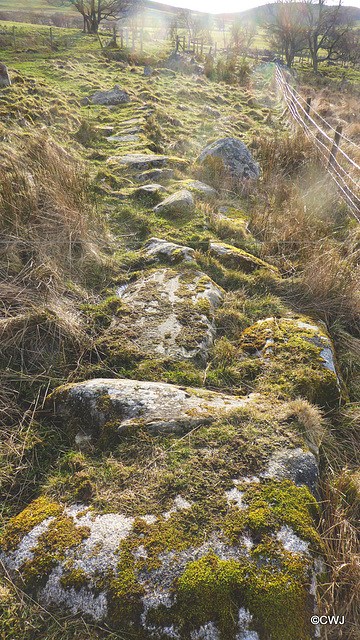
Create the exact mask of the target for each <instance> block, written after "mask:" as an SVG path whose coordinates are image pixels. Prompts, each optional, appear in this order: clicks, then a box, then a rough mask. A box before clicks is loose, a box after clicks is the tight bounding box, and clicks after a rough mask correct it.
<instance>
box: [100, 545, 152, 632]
mask: <svg viewBox="0 0 360 640" xmlns="http://www.w3.org/2000/svg"><path fill="white" fill-rule="evenodd" d="M144 592H145V589H144V587H143V586H142V585H141V584H139V581H138V580H137V571H136V560H135V558H134V555H133V553H132V545H131V543H130V544H129V543H128V542H127V541H126V542H124V543H123V545H122V547H121V551H120V555H119V562H118V564H117V572H116V575H112V576H110V579H109V580H108V586H107V597H108V607H109V613H108V619H109V622H110V623H111V624H112V625H114V626H115V628H118V629H119V628H121V629H122V630H125V631H133V629H134V624H135V625H136V627H137V629H139V633H140V638H141V637H142V636H141V631H140V629H141V625H140V615H141V613H142V611H143V605H142V602H141V597H142V596H143V595H144Z"/></svg>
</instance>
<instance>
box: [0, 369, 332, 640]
mask: <svg viewBox="0 0 360 640" xmlns="http://www.w3.org/2000/svg"><path fill="white" fill-rule="evenodd" d="M48 404H49V405H52V406H54V408H55V413H56V415H57V421H60V420H61V421H62V422H63V424H64V426H66V428H67V429H74V428H75V427H77V428H79V427H82V428H83V429H85V430H86V429H89V428H90V429H92V430H93V435H95V433H96V435H98V436H99V437H100V438H101V437H102V436H103V435H104V431H105V430H106V429H107V428H110V427H112V428H113V429H117V430H118V441H117V444H116V446H114V444H113V445H112V446H111V452H112V455H111V459H109V460H107V459H106V458H104V459H103V463H102V464H104V474H105V491H106V500H105V502H104V501H103V500H102V498H101V496H100V495H99V496H97V500H96V502H94V504H93V506H91V505H90V506H89V505H87V506H85V505H84V504H81V503H80V504H79V503H78V504H71V505H69V504H66V503H65V502H64V504H60V503H59V502H57V501H55V500H53V499H50V498H49V497H46V496H40V497H39V498H38V499H37V500H35V501H34V502H32V503H31V504H30V505H29V506H28V507H27V508H26V509H25V510H24V511H22V512H21V513H20V514H18V515H17V516H16V517H14V518H13V519H12V520H10V522H9V523H8V525H7V527H6V529H5V530H4V531H3V533H2V535H1V538H0V561H1V562H2V563H3V567H5V570H6V571H7V572H8V573H9V574H10V576H11V577H12V578H13V580H14V581H15V582H18V583H19V584H21V588H24V587H25V589H26V590H27V591H28V592H29V593H30V594H31V595H32V597H33V598H36V599H37V600H39V601H40V603H42V604H43V605H44V606H46V607H51V608H53V607H57V608H60V609H61V610H62V611H63V610H64V609H65V610H67V611H70V612H71V613H72V614H78V615H85V616H88V617H89V618H90V619H93V620H95V621H103V622H105V623H106V624H108V625H110V626H111V627H112V628H114V629H115V630H116V631H117V632H119V634H120V635H123V634H125V635H127V633H129V634H130V633H133V634H134V635H135V637H136V638H139V639H140V638H141V640H171V639H174V638H179V639H180V640H193V639H201V640H214V638H217V639H218V640H239V638H241V640H244V638H247V639H248V640H249V639H251V640H267V639H268V638H271V639H272V640H311V639H312V638H313V637H314V633H315V628H314V627H313V626H312V625H311V624H310V617H311V614H312V613H313V612H314V607H315V597H314V596H315V590H314V589H315V585H316V575H317V574H318V573H319V572H322V571H323V568H322V565H321V562H320V559H321V554H322V543H321V539H320V537H319V534H318V532H317V528H316V522H317V519H318V516H319V509H318V505H317V502H316V500H315V498H314V496H313V495H312V494H311V492H310V491H309V488H308V477H300V475H299V473H300V474H301V469H303V468H304V464H303V462H304V456H305V454H306V451H307V449H306V443H305V441H304V439H303V437H302V435H301V433H300V431H299V424H298V423H297V422H296V421H295V420H293V419H292V418H291V416H293V415H294V407H293V404H294V403H284V402H281V401H279V400H277V399H276V398H269V397H268V396H267V395H263V396H262V395H260V394H251V395H250V396H247V397H236V396H226V395H224V394H219V393H212V392H209V391H206V390H204V389H193V388H184V387H179V386H175V385H169V384H159V383H151V382H148V383H147V382H139V381H136V380H128V379H126V380H116V379H108V380H89V381H86V382H83V383H79V384H72V385H71V384H70V385H65V386H62V387H59V388H58V389H56V390H55V391H54V392H53V393H52V394H51V395H50V397H49V399H48ZM105 420H110V421H111V422H104V421H105ZM175 425H176V429H174V427H175ZM184 431H185V432H187V433H186V436H185V437H184ZM169 432H171V433H169ZM169 441H170V442H171V444H169ZM93 442H95V440H93ZM98 442H99V441H98ZM145 444H146V447H147V448H146V449H143V447H144V445H145ZM149 445H150V446H149ZM93 446H95V444H94V445H93ZM134 448H135V449H134ZM134 450H135V451H138V452H139V453H138V454H137V455H138V456H139V455H140V456H141V458H142V459H141V460H138V461H136V459H135V458H134ZM120 451H122V454H121V455H120V454H119V452H120ZM144 451H147V452H148V454H144V453H143V452H144ZM300 451H301V452H302V456H301V455H300ZM285 454H286V455H287V461H286V460H285ZM88 455H90V458H85V457H84V454H81V457H82V459H89V460H91V454H88ZM119 455H120V457H119ZM144 455H145V456H146V458H145V460H144V459H143V456H144ZM291 455H292V462H291V464H290V463H289V464H290V467H291V469H290V467H289V464H288V462H289V460H290V457H291ZM96 459H97V460H98V457H96ZM297 461H298V462H299V473H298V475H297V472H296V464H297ZM124 463H125V464H126V465H127V466H126V467H124V466H123V464H124ZM96 464H98V463H96ZM109 465H110V466H109ZM111 465H115V467H114V468H116V469H117V473H119V471H120V470H121V475H120V476H119V475H117V480H116V482H115V484H113V480H110V478H111V471H110V470H111ZM289 469H290V471H289ZM108 474H109V475H108ZM119 479H120V482H119ZM72 481H73V478H72V471H71V470H69V475H68V476H67V477H62V479H61V482H62V483H66V484H71V482H72ZM112 492H113V493H114V495H113V496H112ZM111 496H112V498H111ZM129 496H130V497H129ZM111 499H112V502H111V503H110V502H109V501H110V500H111ZM114 500H115V502H114ZM117 500H120V502H116V501H117ZM95 504H96V505H101V504H104V507H105V509H104V510H105V513H104V512H103V511H102V510H101V507H100V508H99V507H97V508H96V507H95ZM116 505H117V506H116Z"/></svg>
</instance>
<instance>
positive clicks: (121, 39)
mask: <svg viewBox="0 0 360 640" xmlns="http://www.w3.org/2000/svg"><path fill="white" fill-rule="evenodd" d="M120 47H121V49H123V48H124V32H123V30H122V29H121V31H120Z"/></svg>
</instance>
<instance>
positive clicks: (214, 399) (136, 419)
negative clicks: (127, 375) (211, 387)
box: [47, 378, 257, 443]
mask: <svg viewBox="0 0 360 640" xmlns="http://www.w3.org/2000/svg"><path fill="white" fill-rule="evenodd" d="M256 397H257V396H256V394H255V396H252V395H250V396H246V397H237V396H229V395H225V394H222V393H215V392H212V391H207V390H206V389H195V388H191V387H180V386H176V385H172V384H167V383H165V382H144V381H138V380H128V379H113V378H109V379H106V378H99V379H95V380H86V381H85V382H79V383H76V384H68V385H63V386H61V387H58V388H57V389H55V391H53V392H52V393H51V394H50V396H49V397H48V398H47V406H49V407H50V406H52V407H53V409H54V412H55V415H56V416H58V417H61V418H62V419H63V420H64V421H65V422H66V421H67V420H69V419H70V418H71V419H73V420H74V419H76V423H77V425H78V427H79V433H78V435H77V437H76V439H75V440H76V441H78V442H79V443H81V442H82V441H83V439H84V437H85V436H89V437H96V436H97V435H98V434H99V433H100V430H101V428H102V427H103V426H104V424H105V423H106V422H107V421H108V420H110V419H111V420H115V421H116V422H117V425H118V427H117V428H118V431H119V434H120V435H121V431H122V430H123V429H124V428H128V427H129V426H130V425H131V424H139V423H141V424H142V425H145V426H146V428H147V430H148V431H149V432H150V433H153V434H157V433H175V434H178V435H183V434H184V433H187V432H188V431H190V429H193V428H194V427H195V426H196V425H199V424H208V423H209V422H211V421H212V420H213V419H214V418H215V417H216V416H217V415H218V414H219V412H225V413H226V412H228V411H234V410H235V409H239V408H241V407H246V406H248V405H249V404H251V403H253V402H254V401H255V399H256Z"/></svg>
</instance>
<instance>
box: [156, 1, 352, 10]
mask: <svg viewBox="0 0 360 640" xmlns="http://www.w3.org/2000/svg"><path fill="white" fill-rule="evenodd" d="M158 1H159V2H164V3H166V4H169V5H172V6H174V7H183V8H185V9H194V10H195V11H204V12H205V13H237V12H239V11H246V10H247V9H252V8H253V7H258V6H259V5H262V4H267V2H266V1H265V0H264V1H261V0H260V2H259V0H170V1H169V0H158ZM327 4H338V2H336V1H335V2H330V1H329V2H327ZM342 4H343V5H344V6H351V7H359V8H360V0H343V2H342Z"/></svg>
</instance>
